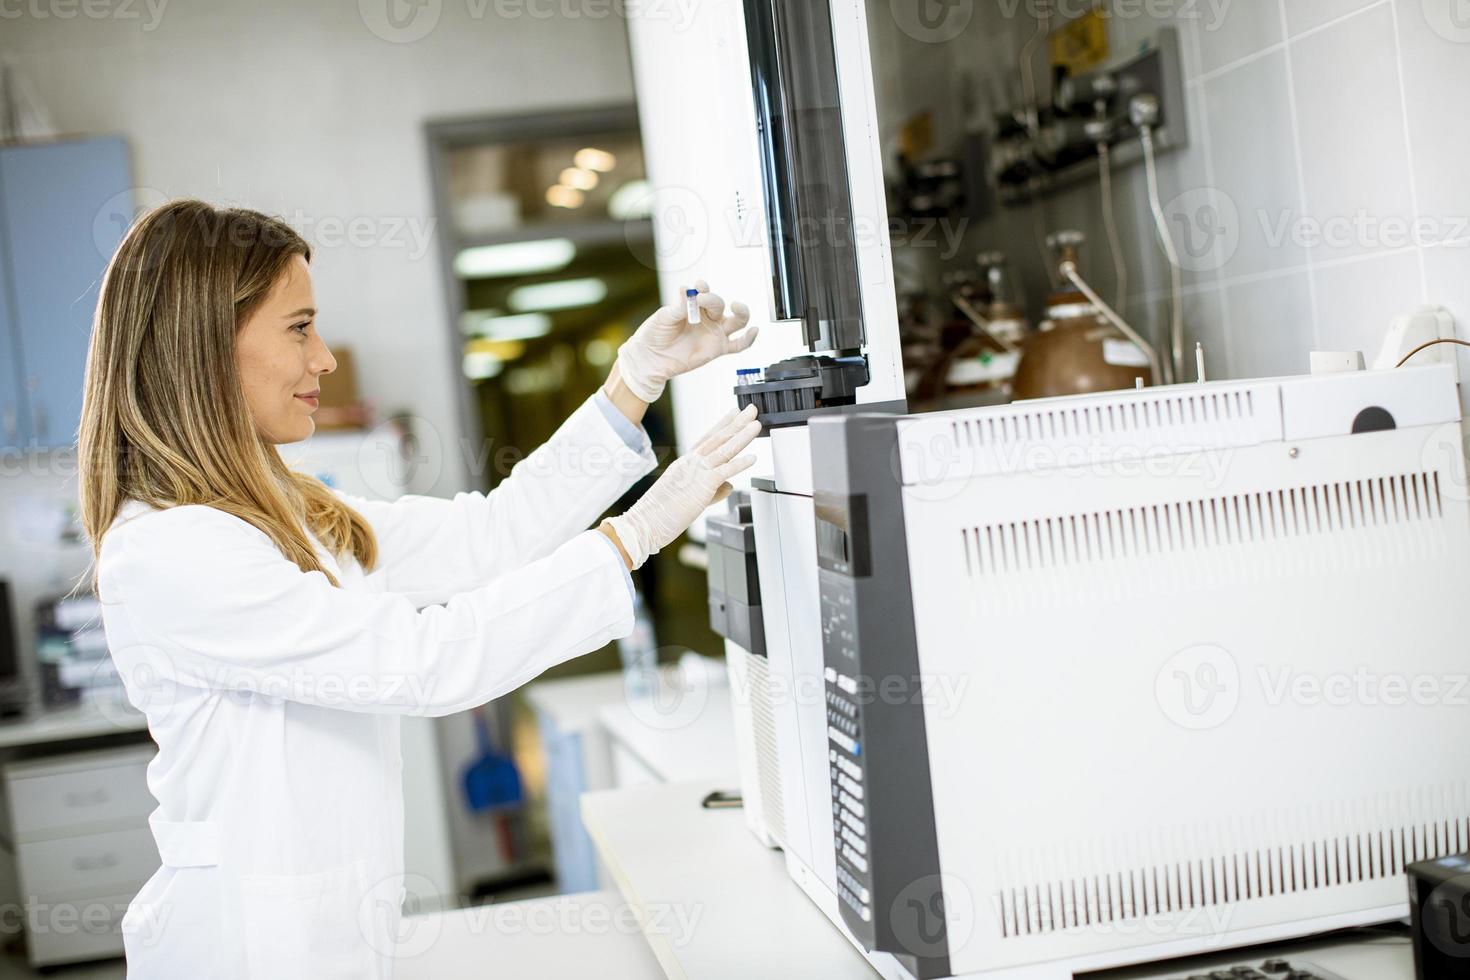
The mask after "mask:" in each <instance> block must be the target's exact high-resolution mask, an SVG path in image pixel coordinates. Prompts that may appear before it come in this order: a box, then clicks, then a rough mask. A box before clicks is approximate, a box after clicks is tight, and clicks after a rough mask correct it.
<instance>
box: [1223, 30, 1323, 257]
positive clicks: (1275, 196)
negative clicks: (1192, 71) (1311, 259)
mask: <svg viewBox="0 0 1470 980" xmlns="http://www.w3.org/2000/svg"><path fill="white" fill-rule="evenodd" d="M1287 92H1288V87H1287V80H1286V56H1285V54H1284V53H1283V52H1281V51H1276V52H1273V53H1271V54H1269V55H1266V56H1265V57H1263V58H1261V59H1259V60H1256V61H1252V62H1250V63H1248V64H1245V65H1241V66H1240V67H1238V68H1236V69H1234V70H1232V71H1230V72H1227V73H1226V74H1224V75H1220V76H1217V77H1215V78H1211V79H1208V80H1207V81H1205V82H1204V93H1205V111H1206V112H1208V113H1209V121H1208V122H1209V127H1210V153H1211V156H1212V157H1213V164H1214V174H1215V184H1216V187H1217V188H1218V190H1219V192H1220V194H1221V195H1223V203H1224V204H1226V205H1228V206H1227V207H1226V208H1225V211H1224V213H1225V214H1226V215H1230V214H1232V213H1233V215H1234V217H1233V221H1234V224H1235V235H1236V238H1237V243H1236V244H1235V245H1234V248H1233V252H1231V253H1230V254H1229V257H1228V261H1226V262H1224V263H1223V266H1222V267H1221V271H1222V272H1223V273H1224V275H1225V276H1226V277H1227V278H1231V277H1236V276H1242V275H1254V274H1257V273H1262V272H1268V271H1274V270H1280V269H1286V268H1292V267H1297V266H1302V265H1304V264H1305V263H1306V259H1307V253H1306V251H1305V250H1304V249H1302V248H1301V247H1299V246H1296V245H1294V244H1292V242H1291V241H1290V240H1289V239H1285V240H1282V241H1279V242H1275V241H1273V240H1272V239H1271V237H1270V235H1269V231H1268V229H1269V228H1271V227H1272V225H1271V223H1270V220H1271V219H1273V218H1275V217H1276V216H1279V215H1281V214H1283V213H1287V214H1299V213H1300V212H1301V194H1300V188H1299V185H1298V182H1297V163H1296V149H1295V145H1294V140H1293V136H1292V125H1291V109H1290V104H1289V102H1288V99H1287ZM1198 230H1199V231H1201V232H1203V231H1204V230H1205V229H1198ZM1228 251H1229V250H1228V249H1227V252H1228Z"/></svg>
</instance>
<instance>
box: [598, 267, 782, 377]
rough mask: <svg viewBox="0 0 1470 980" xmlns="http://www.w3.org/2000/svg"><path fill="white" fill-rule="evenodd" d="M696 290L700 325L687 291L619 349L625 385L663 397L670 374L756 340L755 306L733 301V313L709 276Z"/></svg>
mask: <svg viewBox="0 0 1470 980" xmlns="http://www.w3.org/2000/svg"><path fill="white" fill-rule="evenodd" d="M694 288H695V289H697V290H698V291H699V299H698V302H699V322H698V323H690V322H689V319H688V314H687V312H686V311H685V297H684V295H683V291H682V290H681V291H680V294H679V301H678V302H677V303H676V304H674V305H673V306H664V307H660V308H659V309H658V311H657V312H655V313H654V314H653V316H651V317H649V318H648V319H647V320H644V321H643V325H642V326H641V327H639V328H638V329H637V330H636V331H635V332H634V333H633V336H631V337H629V338H628V339H627V341H626V342H624V344H623V346H621V347H619V348H618V371H619V372H620V373H621V374H622V376H623V383H624V384H626V385H627V386H628V390H629V391H631V392H633V394H635V395H637V396H638V397H639V398H641V399H643V400H644V401H646V402H655V401H658V397H659V396H660V395H662V394H663V393H664V385H665V383H667V382H668V380H669V379H670V378H672V377H675V376H676V375H680V374H683V373H684V372H685V371H693V370H694V369H695V368H697V367H701V366H703V365H705V364H708V363H709V362H710V361H713V360H714V359H715V358H717V357H719V356H720V355H722V354H734V353H737V352H739V351H743V350H745V349H746V348H747V347H749V346H750V345H751V344H752V343H754V342H755V335H756V333H757V332H758V330H759V328H758V327H748V326H747V325H748V324H749V323H750V309H749V308H748V307H747V306H746V305H745V304H744V303H740V302H735V303H731V304H730V312H729V314H728V315H727V314H726V313H725V301H724V300H722V299H720V297H718V296H716V295H715V294H714V293H712V292H710V291H709V285H708V284H707V283H706V282H705V281H704V280H703V279H699V280H696V281H695V283H694ZM742 330H743V331H744V333H741V331H742ZM737 335H738V336H737Z"/></svg>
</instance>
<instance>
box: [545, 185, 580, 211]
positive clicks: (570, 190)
mask: <svg viewBox="0 0 1470 980" xmlns="http://www.w3.org/2000/svg"><path fill="white" fill-rule="evenodd" d="M584 200H586V195H584V194H583V193H582V192H581V191H579V190H577V189H576V188H575V187H568V186H567V185H565V184H555V185H553V186H551V187H548V188H546V203H547V204H550V205H551V206H552V207H556V208H580V207H581V206H582V202H583V201H584Z"/></svg>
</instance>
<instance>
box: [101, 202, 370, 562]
mask: <svg viewBox="0 0 1470 980" xmlns="http://www.w3.org/2000/svg"><path fill="white" fill-rule="evenodd" d="M296 255H300V256H302V257H303V258H305V259H306V260H307V261H310V260H311V248H310V246H308V245H307V243H306V242H305V241H304V240H303V239H302V238H301V236H300V235H298V234H296V232H295V231H294V230H292V229H291V228H290V226H288V225H286V224H285V223H284V222H282V221H280V220H278V219H276V218H271V217H268V216H267V215H263V214H260V213H259V212H257V211H247V210H243V209H239V208H216V207H214V206H212V205H210V204H206V203H205V202H203V201H194V200H178V201H171V202H169V203H168V204H165V205H162V206H161V207H159V208H156V209H155V210H153V211H151V212H149V213H148V214H147V215H145V216H144V217H143V218H142V219H141V220H139V221H138V222H137V223H135V224H134V225H133V227H132V228H131V230H129V231H128V233H127V236H126V237H125V238H124V239H123V241H122V244H121V245H120V246H118V250H117V253H116V254H115V255H114V256H113V257H112V261H111V262H110V263H109V264H108V266H107V272H106V274H105V276H104V278H103V280H102V293H101V298H100V299H99V300H98V303H97V315H96V319H95V322H94V324H93V328H92V340H91V346H90V348H89V350H88V352H87V375H86V382H85V385H84V389H83V402H82V421H81V430H80V434H79V438H78V455H79V460H78V462H79V466H80V474H81V478H80V503H81V511H82V522H83V524H84V526H85V527H86V531H87V536H88V538H89V539H90V540H91V542H92V553H93V558H94V561H93V586H94V588H95V586H96V578H95V576H96V561H95V559H96V557H97V556H98V554H99V553H100V552H101V549H102V538H103V536H104V535H105V534H106V533H107V529H108V527H109V526H111V524H112V522H113V520H114V519H115V518H116V516H117V513H118V510H119V508H120V507H121V506H122V504H123V503H124V502H125V501H127V500H129V499H136V500H141V501H143V502H145V503H148V504H151V505H153V506H155V507H172V506H179V505H183V504H203V505H205V506H208V507H214V508H217V509H219V510H222V511H225V512H226V513H229V514H233V515H235V516H236V517H238V518H240V519H241V520H243V521H246V522H248V523H249V524H252V525H254V526H255V527H257V528H259V529H260V530H261V531H263V532H265V534H266V535H267V536H268V537H269V538H270V539H271V541H272V542H274V543H275V546H276V547H277V548H279V549H280V551H281V554H283V555H285V556H286V557H287V558H288V559H290V560H291V561H292V562H294V563H295V564H296V565H297V567H299V568H300V569H301V570H302V571H305V572H314V571H315V572H322V573H323V574H324V575H326V576H327V578H328V579H330V580H331V581H332V584H333V585H338V584H340V583H338V582H337V580H336V578H335V577H334V576H333V575H332V574H331V572H329V571H327V569H325V568H323V567H322V565H321V562H320V561H319V560H318V558H317V554H316V551H315V549H314V548H313V547H312V544H311V541H310V539H309V538H308V536H307V534H306V532H305V530H303V525H304V526H305V527H306V528H310V530H311V532H312V533H313V534H315V535H316V536H317V538H318V539H319V540H320V541H321V542H322V543H323V544H324V545H326V546H327V547H328V548H329V549H330V550H331V551H332V552H333V553H334V554H336V555H341V554H343V553H344V552H350V553H351V555H352V556H353V557H354V558H355V559H357V561H358V562H359V563H360V564H361V565H362V567H363V568H364V569H371V568H372V567H373V565H374V563H375V562H376V559H377V542H376V540H375V539H374V537H373V532H372V528H371V527H370V526H369V525H368V523H367V521H366V520H364V519H363V517H362V516H361V515H360V514H358V513H357V512H356V511H354V510H353V509H352V508H351V507H349V506H347V505H346V504H344V503H343V502H342V501H341V500H340V499H339V498H337V497H336V496H335V495H333V494H332V492H331V491H330V490H328V489H327V488H326V486H324V485H323V484H322V482H321V481H320V480H317V479H314V478H313V477H310V476H305V475H303V474H300V473H295V472H292V471H291V470H290V469H288V468H287V466H286V464H285V463H284V462H283V461H282V460H281V456H280V453H279V452H277V450H276V447H275V446H274V445H271V444H270V443H269V442H267V441H266V440H265V439H264V438H263V437H262V436H261V435H260V433H259V432H258V431H257V429H256V427H255V424H254V422H253V421H252V419H251V415H250V411H249V408H248V407H247V405H246V402H245V395H244V392H243V390H242V388H241V385H240V377H239V372H238V370H237V365H236V360H235V334H236V331H237V329H238V328H239V327H240V326H241V325H242V324H243V323H244V322H245V320H246V319H247V318H248V317H249V316H250V314H251V313H252V312H254V311H255V310H256V309H257V308H258V307H259V306H260V304H261V303H262V302H263V301H264V300H265V298H266V297H267V296H268V295H269V293H270V291H271V289H272V287H274V286H275V284H276V283H277V282H278V281H279V280H280V278H281V277H282V276H283V275H284V274H285V273H286V269H287V267H288V266H289V264H290V263H291V260H292V258H293V257H294V256H296Z"/></svg>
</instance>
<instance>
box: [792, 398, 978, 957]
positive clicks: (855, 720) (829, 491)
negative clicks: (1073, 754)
mask: <svg viewBox="0 0 1470 980" xmlns="http://www.w3.org/2000/svg"><path fill="white" fill-rule="evenodd" d="M809 424H810V429H811V445H812V475H813V498H814V499H813V503H814V508H815V516H816V537H817V541H816V544H817V565H818V568H817V584H818V595H819V599H820V612H821V617H822V621H821V626H822V661H823V668H824V677H825V683H824V689H825V696H826V701H827V704H826V708H827V759H828V763H829V776H830V780H831V782H830V790H831V798H832V844H833V850H834V851H835V853H836V857H837V862H836V863H837V893H838V898H839V903H838V908H839V910H840V912H841V914H842V921H843V922H844V924H846V925H847V927H848V928H849V929H850V930H851V931H852V934H853V935H854V936H855V937H856V938H857V939H858V941H859V942H861V943H862V944H863V946H864V947H865V948H867V949H870V950H878V951H881V952H885V953H891V954H892V955H893V956H895V957H896V958H897V959H898V960H899V961H900V962H901V963H903V964H904V967H905V969H907V970H908V971H909V973H911V974H912V975H913V976H915V977H917V978H920V980H924V978H929V977H945V976H949V974H950V969H949V946H948V937H947V934H946V931H945V919H944V915H943V904H944V895H943V888H942V884H941V882H942V878H941V876H940V873H939V850H938V842H937V834H936V831H935V826H934V803H933V791H932V788H931V784H930V779H929V766H928V758H929V752H928V745H927V741H926V736H925V723H924V708H923V703H922V699H921V698H918V697H907V696H904V694H905V692H904V691H903V690H901V688H902V685H904V684H908V683H915V682H917V679H918V678H919V677H920V676H921V670H920V667H919V662H918V651H917V646H916V638H915V634H914V613H913V599H912V592H911V589H910V584H909V573H908V557H907V555H908V550H907V543H906V540H905V536H904V521H903V505H902V499H901V492H900V491H901V487H900V485H899V482H898V477H897V471H896V467H895V466H894V465H893V454H894V450H895V446H896V443H897V428H896V426H895V416H892V415H877V414H872V415H870V414H866V413H861V412H859V413H854V414H850V415H842V416H833V417H826V418H815V419H813V420H812V421H811V422H810V423H809ZM895 692H896V696H895ZM906 693H908V694H914V693H916V692H913V691H908V692H906Z"/></svg>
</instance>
